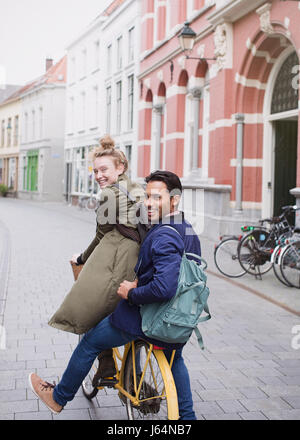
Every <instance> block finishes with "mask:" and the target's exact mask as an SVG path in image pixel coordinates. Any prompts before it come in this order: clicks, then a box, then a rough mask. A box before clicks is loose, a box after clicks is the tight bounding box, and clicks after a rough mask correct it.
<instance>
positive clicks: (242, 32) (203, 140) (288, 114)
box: [138, 0, 300, 237]
mask: <svg viewBox="0 0 300 440" xmlns="http://www.w3.org/2000/svg"><path fill="white" fill-rule="evenodd" d="M141 5H142V6H141V8H142V11H141V22H142V28H141V31H142V36H141V66H140V75H139V83H140V87H139V90H140V103H139V134H138V176H139V177H144V176H145V175H147V174H148V173H149V172H150V171H152V170H154V169H157V168H163V169H168V170H171V171H174V172H176V173H177V174H178V175H179V176H180V177H181V178H182V181H183V183H184V188H185V192H184V196H185V197H184V200H187V201H188V203H189V206H190V205H191V207H190V210H191V211H194V212H195V211H199V207H200V206H201V208H200V210H201V211H202V213H203V212H204V230H205V233H206V234H209V235H211V236H214V237H215V236H216V234H217V233H228V232H238V231H239V228H240V226H241V224H243V223H244V222H245V221H249V220H251V221H255V220H256V219H258V218H261V217H268V216H271V215H273V214H277V213H278V212H279V210H280V206H282V205H285V204H290V203H295V200H296V201H297V200H298V198H299V197H300V161H299V160H298V161H297V153H298V150H299V153H300V130H298V125H299V117H298V116H299V108H300V105H299V53H300V51H299V48H300V2H298V1H293V0H290V1H283V0H273V1H266V0H251V1H248V0H218V1H216V2H214V1H211V0H209V1H207V0H141ZM186 21H188V23H189V25H190V27H191V28H192V29H193V30H194V31H195V32H196V35H197V36H196V42H195V45H194V48H193V51H192V53H190V54H189V55H190V56H191V57H195V58H196V57H197V58H216V59H215V60H207V61H200V60H198V59H187V58H186V56H185V54H184V53H183V51H182V49H181V47H180V45H179V39H178V35H179V33H180V31H181V29H182V28H183V24H184V22H186ZM298 158H300V154H298ZM197 203H198V206H196V204H197ZM299 204H300V199H299Z"/></svg>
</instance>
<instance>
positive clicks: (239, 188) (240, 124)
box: [235, 113, 245, 212]
mask: <svg viewBox="0 0 300 440" xmlns="http://www.w3.org/2000/svg"><path fill="white" fill-rule="evenodd" d="M235 120H236V123H237V143H236V170H235V177H236V196H235V200H236V202H235V210H236V211H238V212H241V211H242V210H243V208H242V201H243V150H244V121H245V115H244V114H242V113H237V114H236V115H235Z"/></svg>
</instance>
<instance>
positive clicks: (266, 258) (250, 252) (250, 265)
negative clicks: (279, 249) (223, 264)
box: [238, 229, 274, 275]
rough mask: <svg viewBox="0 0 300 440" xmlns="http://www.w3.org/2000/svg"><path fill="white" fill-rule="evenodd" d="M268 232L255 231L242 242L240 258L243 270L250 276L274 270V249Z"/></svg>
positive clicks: (262, 230)
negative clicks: (272, 261) (272, 260)
mask: <svg viewBox="0 0 300 440" xmlns="http://www.w3.org/2000/svg"><path fill="white" fill-rule="evenodd" d="M273 242H274V240H273V239H271V237H270V234H269V232H268V231H266V230H264V229H254V231H251V232H250V233H249V234H247V235H245V237H244V238H243V239H242V240H241V241H240V243H239V245H238V257H239V262H240V264H241V266H242V268H243V269H244V270H245V271H246V272H247V273H249V274H250V275H263V274H265V273H267V272H269V270H270V269H272V263H271V255H272V254H271V250H272V247H274V243H273Z"/></svg>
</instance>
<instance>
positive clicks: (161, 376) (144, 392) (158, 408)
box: [124, 341, 179, 420]
mask: <svg viewBox="0 0 300 440" xmlns="http://www.w3.org/2000/svg"><path fill="white" fill-rule="evenodd" d="M134 347H135V363H136V372H137V383H136V389H138V387H139V384H140V380H141V377H142V374H144V376H143V382H142V385H141V389H140V393H139V396H138V399H139V405H134V404H133V403H132V401H131V400H130V399H129V398H127V399H126V409H127V415H128V419H129V420H138V419H143V420H152V419H158V420H161V419H169V420H177V419H178V418H179V412H178V402H177V392H176V387H175V383H174V379H173V376H172V373H171V369H170V366H169V364H168V361H167V360H166V358H165V355H164V353H163V351H162V350H153V351H151V350H150V344H149V343H147V342H146V341H135V344H134ZM133 371H134V368H133V353H132V347H131V348H130V350H129V352H128V356H127V359H126V365H125V370H124V388H125V390H126V391H127V392H128V393H129V394H131V395H135V391H134V373H133Z"/></svg>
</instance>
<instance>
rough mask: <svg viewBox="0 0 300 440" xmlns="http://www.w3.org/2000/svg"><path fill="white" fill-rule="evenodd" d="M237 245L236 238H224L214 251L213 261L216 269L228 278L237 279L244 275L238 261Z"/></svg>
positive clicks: (237, 240) (243, 270)
mask: <svg viewBox="0 0 300 440" xmlns="http://www.w3.org/2000/svg"><path fill="white" fill-rule="evenodd" d="M238 244H239V239H238V238H237V237H229V238H225V239H224V240H222V241H221V242H220V243H219V244H218V246H217V247H216V248H215V251H214V260H215V265H216V267H217V269H218V270H219V271H220V272H221V273H222V274H223V275H226V276H227V277H230V278H239V277H241V276H243V275H244V274H245V273H246V271H245V269H243V268H242V266H241V265H240V262H239V259H238V252H237V247H238Z"/></svg>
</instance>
